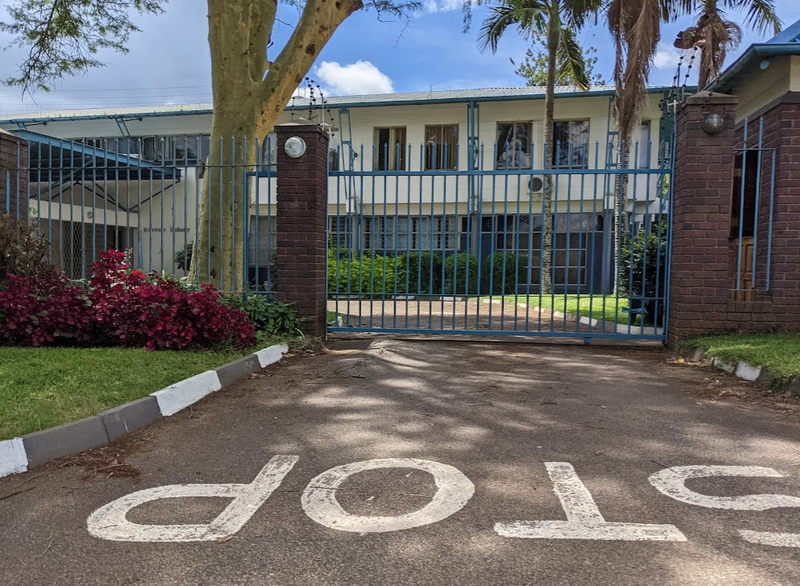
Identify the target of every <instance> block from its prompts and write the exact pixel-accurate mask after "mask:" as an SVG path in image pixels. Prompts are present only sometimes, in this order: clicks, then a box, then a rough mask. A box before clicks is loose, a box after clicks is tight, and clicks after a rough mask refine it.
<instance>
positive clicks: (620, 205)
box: [612, 132, 630, 295]
mask: <svg viewBox="0 0 800 586" xmlns="http://www.w3.org/2000/svg"><path fill="white" fill-rule="evenodd" d="M619 139H620V140H619V148H618V149H617V154H616V157H615V158H616V166H617V170H620V171H621V170H622V169H625V168H626V167H627V165H628V156H629V153H630V145H629V140H626V139H624V138H623V137H622V132H620V135H619ZM627 188H628V175H627V174H625V173H618V174H617V175H616V176H615V178H614V261H613V267H614V274H613V275H612V277H613V279H614V281H613V290H612V292H613V293H614V295H618V294H619V269H620V262H619V261H620V260H621V259H620V255H621V254H622V228H623V218H624V216H625V196H626V192H627Z"/></svg>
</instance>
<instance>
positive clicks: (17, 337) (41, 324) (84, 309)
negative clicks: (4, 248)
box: [0, 273, 92, 346]
mask: <svg viewBox="0 0 800 586" xmlns="http://www.w3.org/2000/svg"><path fill="white" fill-rule="evenodd" d="M91 333H92V314H91V307H89V301H88V299H87V297H86V293H85V292H84V291H83V289H81V288H80V287H75V286H73V285H70V282H69V280H68V279H67V277H66V276H64V275H63V274H61V273H51V274H48V275H39V276H29V277H21V276H18V275H13V274H11V273H9V274H7V275H6V277H5V281H4V288H2V289H0V343H3V344H13V345H22V346H44V345H50V344H54V343H57V342H59V341H65V340H69V341H70V342H71V343H72V344H75V343H82V342H86V341H87V340H89V339H90V337H91Z"/></svg>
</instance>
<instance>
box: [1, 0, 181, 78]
mask: <svg viewBox="0 0 800 586" xmlns="http://www.w3.org/2000/svg"><path fill="white" fill-rule="evenodd" d="M166 1H167V0H93V1H92V2H87V1H80V2H76V1H74V0H15V1H14V2H13V3H11V4H10V5H9V6H8V7H7V11H8V14H9V16H10V17H11V21H10V22H0V32H3V33H7V34H9V35H10V36H11V37H13V43H14V44H15V45H17V46H20V47H23V48H26V49H27V50H26V53H27V58H26V60H25V61H24V62H23V63H22V64H21V65H20V74H19V77H12V78H9V79H8V80H6V82H5V83H7V84H9V85H19V86H22V87H23V89H24V90H30V89H42V90H44V91H49V90H50V87H49V86H48V83H50V82H51V81H52V80H54V79H61V78H63V77H67V76H70V75H75V74H78V73H83V72H85V71H86V70H87V69H89V68H92V67H99V66H101V65H102V63H101V62H100V61H99V60H98V59H97V58H96V55H97V53H98V52H100V51H101V50H104V49H112V50H114V51H119V52H121V53H127V51H128V49H127V48H126V43H127V42H128V40H129V39H130V36H131V33H134V32H137V31H139V28H138V27H137V26H136V25H135V24H134V23H133V21H131V14H130V13H131V11H137V12H139V13H140V14H143V13H152V14H160V13H161V12H163V9H162V8H161V5H162V4H166Z"/></svg>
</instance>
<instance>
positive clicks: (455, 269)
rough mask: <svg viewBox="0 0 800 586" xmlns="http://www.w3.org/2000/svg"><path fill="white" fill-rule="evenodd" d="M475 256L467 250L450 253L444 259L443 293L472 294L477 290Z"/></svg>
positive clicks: (477, 265) (476, 263)
mask: <svg viewBox="0 0 800 586" xmlns="http://www.w3.org/2000/svg"><path fill="white" fill-rule="evenodd" d="M479 271H480V263H479V262H478V259H477V257H475V256H474V255H472V254H469V253H468V252H461V253H457V254H452V255H450V256H448V257H447V259H446V260H445V261H444V272H445V282H444V291H443V293H444V294H445V295H472V294H475V293H477V292H478V272H479Z"/></svg>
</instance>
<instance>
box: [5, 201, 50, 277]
mask: <svg viewBox="0 0 800 586" xmlns="http://www.w3.org/2000/svg"><path fill="white" fill-rule="evenodd" d="M49 248H50V244H49V242H48V241H47V239H46V238H45V237H44V236H41V235H39V234H37V233H36V230H35V229H34V227H33V226H32V225H31V224H30V223H29V222H27V221H25V220H20V219H17V218H12V217H11V216H9V215H2V216H0V281H2V280H3V279H4V278H5V276H6V274H7V273H11V274H13V275H18V276H20V277H40V276H44V275H49V274H52V273H53V272H54V271H55V267H54V266H53V265H52V264H50V260H49V259H50V254H49Z"/></svg>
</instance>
